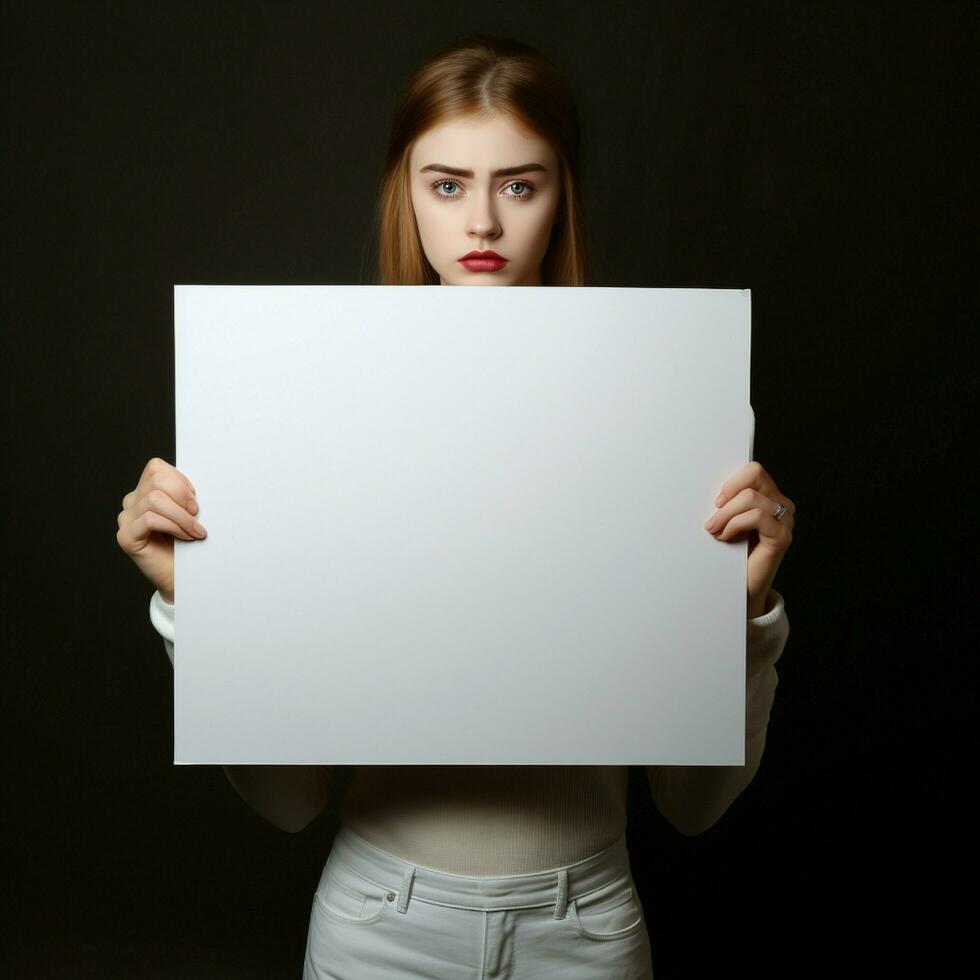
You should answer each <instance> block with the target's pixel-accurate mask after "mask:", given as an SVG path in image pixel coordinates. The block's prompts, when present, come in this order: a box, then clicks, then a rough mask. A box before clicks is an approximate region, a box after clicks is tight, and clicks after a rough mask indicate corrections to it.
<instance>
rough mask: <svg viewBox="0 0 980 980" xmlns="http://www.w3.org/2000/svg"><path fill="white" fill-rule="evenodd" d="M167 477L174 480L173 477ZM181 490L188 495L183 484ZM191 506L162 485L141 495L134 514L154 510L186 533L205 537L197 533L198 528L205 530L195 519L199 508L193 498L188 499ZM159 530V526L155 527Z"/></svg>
mask: <svg viewBox="0 0 980 980" xmlns="http://www.w3.org/2000/svg"><path fill="white" fill-rule="evenodd" d="M166 479H170V480H172V477H168V478H166ZM179 492H181V493H183V494H184V496H185V497H186V494H187V491H186V490H185V489H184V488H183V484H181V487H180V490H179ZM186 502H187V503H188V504H189V506H188V507H184V506H182V505H181V504H180V503H178V502H177V501H176V500H174V499H173V497H171V496H170V494H168V493H167V491H166V490H163V489H161V488H160V487H153V488H152V489H150V490H149V491H147V493H146V494H144V496H142V497H140V499H139V500H137V501H136V504H135V505H134V506H133V515H134V517H135V518H139V517H140V515H141V514H145V513H149V512H151V511H152V512H154V513H156V514H159V515H160V516H161V517H165V518H167V519H168V520H169V521H170V522H171V523H172V524H175V525H177V526H178V527H180V528H181V529H182V530H183V531H184V532H185V533H187V534H189V535H191V536H192V537H203V536H204V535H203V534H197V533H196V532H197V529H198V528H200V529H201V530H202V531H203V530H204V529H203V527H201V525H200V524H199V523H198V522H197V521H196V520H194V516H193V515H194V514H195V513H197V512H198V510H199V508H198V506H197V503H196V502H195V501H193V500H188V501H186ZM154 530H157V528H154Z"/></svg>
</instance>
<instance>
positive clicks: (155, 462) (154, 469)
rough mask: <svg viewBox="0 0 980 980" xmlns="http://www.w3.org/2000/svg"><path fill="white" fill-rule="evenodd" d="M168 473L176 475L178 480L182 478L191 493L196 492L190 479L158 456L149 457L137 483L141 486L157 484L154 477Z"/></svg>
mask: <svg viewBox="0 0 980 980" xmlns="http://www.w3.org/2000/svg"><path fill="white" fill-rule="evenodd" d="M168 474H169V475H172V476H176V477H177V478H178V479H179V480H182V481H183V482H184V483H185V484H186V485H187V489H188V490H189V491H190V493H191V494H192V495H194V494H196V493H197V491H196V490H195V489H194V484H193V483H191V481H190V480H188V479H187V477H186V476H184V474H183V473H181V471H180V470H178V469H177V467H176V466H173V465H172V464H171V463H168V462H167V461H166V460H165V459H161V458H160V457H159V456H154V457H153V459H151V460H150V461H149V462H148V463H147V464H146V466H144V467H143V473H142V475H141V476H140V479H139V485H140V486H142V485H144V484H145V485H148V486H159V484H158V483H156V482H155V478H156V477H159V476H166V475H168Z"/></svg>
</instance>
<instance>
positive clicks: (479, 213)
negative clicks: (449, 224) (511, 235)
mask: <svg viewBox="0 0 980 980" xmlns="http://www.w3.org/2000/svg"><path fill="white" fill-rule="evenodd" d="M468 225H469V227H468V229H467V233H468V234H469V235H470V237H471V238H479V239H481V240H482V239H489V238H497V237H499V235H500V222H499V221H498V220H497V214H496V212H495V210H494V207H493V205H492V204H491V203H490V201H489V200H487V199H486V198H483V199H480V197H479V195H474V203H473V207H472V209H471V210H470V213H469V218H468Z"/></svg>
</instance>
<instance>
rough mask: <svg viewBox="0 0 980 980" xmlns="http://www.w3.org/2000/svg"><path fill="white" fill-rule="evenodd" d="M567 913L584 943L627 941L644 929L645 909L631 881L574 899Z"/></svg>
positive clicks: (599, 889) (619, 882)
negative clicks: (586, 941)
mask: <svg viewBox="0 0 980 980" xmlns="http://www.w3.org/2000/svg"><path fill="white" fill-rule="evenodd" d="M568 912H569V914H570V915H571V916H572V919H573V921H574V923H575V925H576V928H577V929H578V933H579V935H580V936H582V938H583V939H594V940H600V941H608V940H613V939H626V938H627V937H629V936H632V935H635V934H636V933H638V932H639V931H640V930H641V929H643V928H644V927H645V926H644V920H643V905H642V903H641V902H640V898H639V896H638V895H637V894H636V889H635V886H634V883H633V880H632V878H631V877H630V878H627V879H625V880H620V881H618V882H615V883H614V884H612V885H606V886H603V887H602V888H598V889H596V890H595V891H594V892H590V893H589V894H588V895H582V896H580V897H579V898H576V899H573V900H572V901H571V902H569V903H568Z"/></svg>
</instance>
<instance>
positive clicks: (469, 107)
mask: <svg viewBox="0 0 980 980" xmlns="http://www.w3.org/2000/svg"><path fill="white" fill-rule="evenodd" d="M495 112H501V113H504V114H506V115H509V116H511V117H512V118H513V119H514V120H515V122H517V123H518V125H523V126H524V128H526V129H529V130H531V131H532V132H534V133H536V134H538V135H539V136H540V137H541V138H542V139H544V140H546V141H547V142H548V143H549V144H550V145H551V147H552V149H553V150H554V152H555V155H556V156H557V157H558V167H559V179H560V183H561V190H562V197H561V202H560V203H559V205H558V211H557V214H556V218H557V223H556V225H555V227H554V228H553V229H552V232H551V241H550V242H549V244H548V250H547V252H546V253H545V255H544V258H543V260H542V262H541V282H542V284H543V285H546V286H582V285H585V278H586V243H585V226H584V220H583V217H584V216H583V210H582V203H581V199H580V196H579V146H580V139H579V120H578V112H577V110H576V107H575V104H574V102H573V100H572V96H571V93H570V91H569V89H568V87H567V86H566V85H565V83H564V82H563V81H562V79H561V77H560V76H559V75H558V72H557V71H556V70H555V68H554V67H553V65H552V64H551V63H550V62H549V61H547V60H546V59H545V58H544V57H543V56H542V55H541V54H539V53H538V52H537V51H535V50H534V49H533V48H531V47H528V46H527V45H526V44H523V43H522V42H520V41H517V40H515V39H513V38H509V37H490V36H488V35H486V34H471V35H469V36H468V37H466V38H464V39H463V40H461V41H457V42H456V43H454V44H452V45H450V46H449V47H447V48H443V49H442V50H441V51H439V52H438V53H437V54H435V55H434V56H433V57H431V58H430V59H429V60H428V61H427V62H426V63H425V64H424V65H422V67H421V68H419V69H418V70H417V71H416V72H415V73H414V74H413V75H412V76H411V78H409V80H408V82H407V84H406V86H405V89H404V92H403V94H402V96H401V99H400V100H399V102H398V105H397V107H396V109H395V115H394V119H393V120H392V125H391V137H390V139H389V143H388V152H387V156H386V158H385V165H384V173H383V176H382V179H381V190H380V193H379V195H378V204H377V211H376V214H375V226H376V228H377V230H378V279H379V282H380V284H381V285H438V283H439V275H438V273H437V272H436V270H435V269H434V268H433V267H432V265H431V264H430V263H429V260H428V259H427V258H426V257H425V251H424V250H423V248H422V241H421V239H420V238H419V232H418V226H417V225H416V222H415V210H414V208H413V207H412V195H411V185H410V177H411V175H410V174H409V164H408V161H409V155H410V154H411V150H412V146H413V144H414V142H415V140H416V139H417V138H418V137H419V136H420V135H421V134H422V133H424V132H425V131H426V130H427V129H429V128H430V127H431V126H434V125H436V124H437V123H439V122H440V121H441V120H443V119H446V118H449V117H452V116H458V115H464V114H465V115H469V114H476V115H483V116H487V115H491V114H493V113H495Z"/></svg>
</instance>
